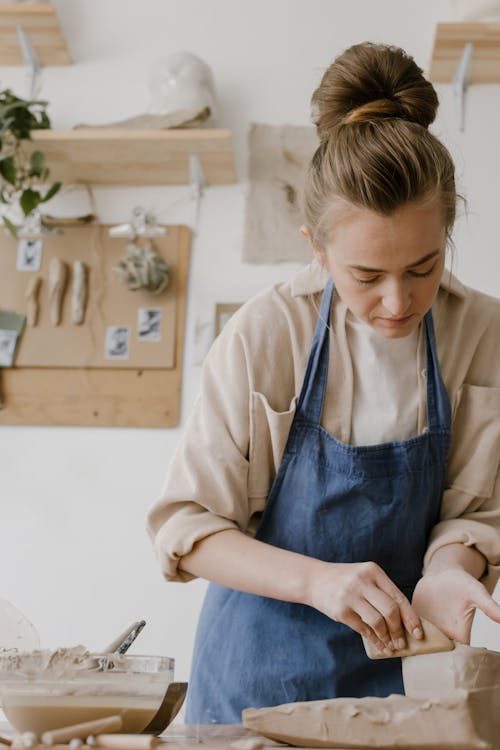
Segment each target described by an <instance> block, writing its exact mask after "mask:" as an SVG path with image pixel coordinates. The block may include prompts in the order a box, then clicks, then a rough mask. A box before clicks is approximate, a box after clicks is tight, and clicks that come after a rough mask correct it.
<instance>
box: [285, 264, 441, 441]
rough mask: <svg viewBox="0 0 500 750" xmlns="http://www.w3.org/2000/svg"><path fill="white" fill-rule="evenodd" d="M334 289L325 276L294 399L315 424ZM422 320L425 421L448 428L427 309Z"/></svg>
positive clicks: (322, 391)
mask: <svg viewBox="0 0 500 750" xmlns="http://www.w3.org/2000/svg"><path fill="white" fill-rule="evenodd" d="M334 291H335V287H334V285H333V279H332V278H331V277H329V279H328V281H327V284H326V286H325V290H324V292H323V297H322V299H321V307H320V311H319V317H318V321H317V323H316V328H315V331H314V337H313V341H312V345H311V351H310V353H309V359H308V362H307V367H306V371H305V375H304V381H303V383H302V388H301V391H300V395H299V400H298V403H297V412H298V413H300V414H301V415H302V416H303V417H304V418H306V419H307V420H308V421H309V422H313V423H315V424H318V425H319V424H320V421H321V415H322V413H323V404H324V400H325V394H326V385H327V382H328V364H329V358H330V337H329V331H330V325H329V321H330V314H331V306H332V299H333V294H334ZM424 321H425V333H426V359H427V425H428V429H440V428H449V426H450V423H451V406H450V401H449V398H448V394H447V392H446V388H445V385H444V383H443V381H442V378H441V374H440V371H439V362H438V357H437V351H436V337H435V333H434V322H433V319H432V312H431V310H429V311H428V312H427V313H426V315H425V318H424Z"/></svg>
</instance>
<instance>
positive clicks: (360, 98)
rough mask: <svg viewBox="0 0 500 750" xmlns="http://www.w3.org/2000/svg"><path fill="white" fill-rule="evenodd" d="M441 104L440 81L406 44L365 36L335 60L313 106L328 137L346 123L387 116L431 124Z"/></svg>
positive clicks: (319, 127) (322, 134)
mask: <svg viewBox="0 0 500 750" xmlns="http://www.w3.org/2000/svg"><path fill="white" fill-rule="evenodd" d="M438 104H439V100H438V97H437V94H436V91H435V89H434V86H433V85H432V84H431V83H430V82H429V81H427V80H426V79H425V77H424V75H423V71H422V69H421V68H419V67H418V65H417V64H416V62H415V61H414V59H413V58H412V57H411V56H410V55H408V54H407V53H406V52H405V51H404V50H403V49H400V48H399V47H393V46H391V45H384V44H373V43H372V42H365V43H363V44H356V45H354V46H352V47H349V49H347V50H346V51H345V52H344V53H343V54H342V55H340V56H339V57H337V58H336V59H335V60H334V61H333V63H332V64H331V65H330V67H329V68H328V69H327V70H326V72H325V73H324V75H323V78H322V79H321V83H320V85H319V86H318V88H317V89H316V91H315V92H314V93H313V95H312V99H311V110H312V119H313V122H314V124H315V125H316V129H317V132H318V136H319V138H320V140H321V141H322V142H323V141H325V140H328V138H329V137H330V135H331V133H332V131H333V130H335V128H337V127H339V126H340V125H343V124H351V123H356V122H365V121H367V120H375V119H383V118H387V117H390V118H400V119H403V120H408V121H409V122H414V123H418V124H419V125H422V127H424V128H427V127H428V126H429V125H430V123H431V122H433V120H434V118H435V116H436V112H437V108H438Z"/></svg>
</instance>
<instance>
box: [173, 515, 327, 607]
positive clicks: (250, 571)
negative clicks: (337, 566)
mask: <svg viewBox="0 0 500 750" xmlns="http://www.w3.org/2000/svg"><path fill="white" fill-rule="evenodd" d="M323 565H324V563H322V562H321V561H319V560H316V559H314V558H312V557H307V556H306V555H300V554H297V553H296V552H290V551H288V550H284V549H280V548H279V547H273V546H271V545H270V544H266V543H264V542H260V541H259V540H257V539H253V538H252V537H249V536H247V534H244V533H243V532H241V531H238V530H237V529H226V530H225V531H219V532H218V533H216V534H212V535H210V536H208V537H206V538H205V539H202V540H201V541H199V542H198V543H197V544H195V546H194V548H193V550H192V551H191V552H190V553H189V554H188V555H185V556H184V557H183V558H182V560H181V561H180V565H179V567H180V568H181V569H182V570H185V571H186V572H187V573H191V575H194V576H198V577H200V578H206V579H207V580H209V581H213V582H215V583H219V584H220V585H222V586H228V587H229V588H234V589H238V590H239V591H245V592H247V593H250V594H258V595H259V596H268V597H271V598H273V599H281V600H283V601H287V602H301V603H308V600H309V591H310V589H311V583H312V580H313V578H314V576H315V573H316V572H317V571H318V569H319V568H320V567H321V566H323Z"/></svg>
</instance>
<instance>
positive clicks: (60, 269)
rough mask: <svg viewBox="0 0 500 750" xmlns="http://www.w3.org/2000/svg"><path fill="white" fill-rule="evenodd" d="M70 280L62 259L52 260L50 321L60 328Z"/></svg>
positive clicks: (50, 269) (50, 265) (50, 266)
mask: <svg viewBox="0 0 500 750" xmlns="http://www.w3.org/2000/svg"><path fill="white" fill-rule="evenodd" d="M67 279H68V266H67V265H66V263H64V261H62V260H61V259H60V258H52V260H51V261H50V264H49V309H50V320H51V322H52V324H53V325H55V326H58V325H59V323H60V322H61V312H62V303H63V299H64V292H65V291H66V282H67Z"/></svg>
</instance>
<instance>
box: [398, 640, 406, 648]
mask: <svg viewBox="0 0 500 750" xmlns="http://www.w3.org/2000/svg"><path fill="white" fill-rule="evenodd" d="M397 644H398V648H399V649H400V650H401V649H403V648H406V641H405V639H404V638H398V640H397Z"/></svg>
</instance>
